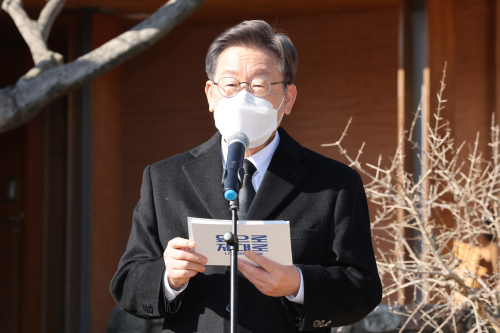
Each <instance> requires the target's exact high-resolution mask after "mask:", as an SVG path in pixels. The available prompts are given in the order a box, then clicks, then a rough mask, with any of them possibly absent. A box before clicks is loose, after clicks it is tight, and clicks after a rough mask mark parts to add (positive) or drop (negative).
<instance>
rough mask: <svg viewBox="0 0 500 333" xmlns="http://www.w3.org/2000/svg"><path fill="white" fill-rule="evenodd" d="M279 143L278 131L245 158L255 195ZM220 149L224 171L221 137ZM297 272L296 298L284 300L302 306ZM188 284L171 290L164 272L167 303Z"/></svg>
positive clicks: (291, 297)
mask: <svg viewBox="0 0 500 333" xmlns="http://www.w3.org/2000/svg"><path fill="white" fill-rule="evenodd" d="M279 143H280V136H279V134H278V131H276V135H275V136H274V139H273V141H271V142H270V143H269V144H268V145H267V146H265V147H264V148H262V149H261V150H259V151H258V152H257V153H255V154H253V155H252V156H250V157H245V158H246V159H248V160H250V161H251V162H252V163H253V164H254V165H255V168H256V169H257V171H256V172H255V173H254V174H253V176H252V185H253V188H254V189H255V193H257V191H258V190H259V187H260V184H261V183H262V179H263V178H264V174H265V173H266V171H267V168H268V167H269V163H271V159H272V158H273V155H274V152H275V151H276V148H278V144H279ZM221 147H222V167H223V168H224V169H225V168H226V159H227V151H228V146H227V144H226V141H224V139H223V138H222V137H221ZM297 268H298V267H297ZM299 272H300V287H299V291H298V293H297V296H293V295H290V296H286V298H288V300H289V301H291V302H294V303H298V304H303V303H304V277H303V276H302V272H301V270H300V268H299ZM188 283H189V282H188ZM188 283H186V284H183V285H182V287H181V288H180V289H179V290H178V291H177V290H173V289H172V288H170V285H169V284H168V278H167V272H166V271H165V275H164V287H165V288H164V290H165V296H166V297H167V299H168V301H169V302H171V301H173V300H174V299H175V298H176V297H177V295H179V294H180V293H181V292H182V291H184V289H186V287H187V285H188Z"/></svg>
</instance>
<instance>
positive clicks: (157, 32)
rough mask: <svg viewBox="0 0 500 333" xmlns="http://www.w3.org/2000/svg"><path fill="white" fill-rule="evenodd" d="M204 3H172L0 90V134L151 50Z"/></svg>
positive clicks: (176, 0) (182, 0)
mask: <svg viewBox="0 0 500 333" xmlns="http://www.w3.org/2000/svg"><path fill="white" fill-rule="evenodd" d="M11 1H13V0H10V1H7V3H11ZM203 1H204V0H172V1H170V2H168V3H166V4H165V5H163V6H162V7H160V9H158V10H157V11H156V12H155V13H153V14H152V15H151V16H150V17H149V18H147V19H146V20H144V21H143V22H141V23H139V24H138V25H136V26H135V27H133V28H132V29H130V30H129V31H127V32H125V33H123V34H121V35H120V36H118V37H116V38H114V39H112V40H110V41H109V42H107V43H106V44H104V45H102V46H101V47H99V48H97V49H95V50H93V51H92V52H89V53H88V54H85V55H83V56H81V57H79V58H78V59H76V60H75V61H73V62H71V63H68V64H66V65H63V66H59V67H55V68H52V69H50V70H47V71H44V72H41V73H39V74H37V75H34V77H32V78H30V79H28V80H21V81H19V82H18V83H17V84H16V85H14V86H9V87H7V88H4V89H0V133H1V132H5V131H6V130H9V129H11V128H14V127H16V126H20V125H22V124H24V123H26V122H27V121H29V120H30V119H31V118H33V117H34V116H35V115H36V114H37V113H38V111H39V110H40V109H42V108H43V107H45V106H46V105H47V104H49V103H50V102H52V101H53V100H55V99H57V98H59V97H61V96H63V95H65V94H67V93H68V92H70V91H71V90H73V89H76V88H79V87H81V86H83V85H85V84H87V83H89V82H91V81H92V80H94V79H96V78H97V77H99V76H101V75H103V74H104V73H106V72H108V71H110V70H111V69H113V68H115V67H116V66H118V65H120V64H122V63H123V62H125V61H126V60H128V59H130V58H132V57H133V56H135V55H136V54H138V53H140V52H142V51H144V50H146V49H148V48H150V47H151V46H153V45H154V44H155V43H156V42H157V41H158V40H160V39H161V38H162V37H163V36H165V35H166V34H167V33H168V32H170V31H171V30H172V29H173V28H174V27H175V26H176V25H178V24H179V23H180V22H182V21H183V20H184V19H185V18H186V17H188V16H189V15H190V14H191V13H193V12H194V11H195V10H196V9H197V8H198V7H199V6H201V4H202V3H203ZM4 5H5V4H4ZM11 8H12V7H11Z"/></svg>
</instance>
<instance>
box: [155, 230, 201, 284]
mask: <svg viewBox="0 0 500 333" xmlns="http://www.w3.org/2000/svg"><path fill="white" fill-rule="evenodd" d="M192 248H194V242H193V241H190V240H188V239H184V238H179V237H176V238H174V239H172V240H171V241H170V242H168V245H167V248H166V249H165V252H163V260H164V261H165V268H166V269H167V277H168V284H169V285H170V288H172V289H173V290H179V289H180V288H181V286H182V285H183V284H185V283H187V282H188V281H189V279H190V278H192V277H193V276H195V275H196V274H197V273H198V272H200V273H202V272H204V271H205V266H204V265H205V264H206V263H207V258H206V257H204V256H202V255H201V254H198V253H194V252H191V249H192Z"/></svg>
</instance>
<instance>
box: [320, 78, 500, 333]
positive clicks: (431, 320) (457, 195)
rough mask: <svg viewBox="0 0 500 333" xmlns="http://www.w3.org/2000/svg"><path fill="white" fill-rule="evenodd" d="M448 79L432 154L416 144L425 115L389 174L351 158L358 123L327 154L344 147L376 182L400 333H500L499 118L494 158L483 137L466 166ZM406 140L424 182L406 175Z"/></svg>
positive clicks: (377, 233)
mask: <svg viewBox="0 0 500 333" xmlns="http://www.w3.org/2000/svg"><path fill="white" fill-rule="evenodd" d="M444 77H445V74H444V73H443V80H442V81H441V89H440V92H439V93H438V102H439V104H438V109H437V111H436V112H435V113H434V124H433V125H432V126H431V125H430V124H426V126H427V128H428V133H429V134H428V137H427V138H426V139H425V140H427V147H428V149H422V148H421V147H419V145H418V144H417V143H416V142H415V140H414V139H413V138H412V135H411V133H412V132H413V127H414V125H415V122H416V119H417V117H415V120H414V121H413V124H412V130H411V131H409V132H408V133H405V134H403V135H401V139H400V140H399V144H398V147H397V149H396V153H395V154H394V156H392V158H390V162H389V163H388V166H387V167H383V166H382V163H381V160H382V157H381V156H380V157H379V160H378V165H371V164H368V163H364V164H362V163H361V162H360V157H361V155H362V153H363V147H364V144H363V145H362V146H361V148H360V149H359V151H358V153H357V156H356V157H355V158H353V157H352V156H351V155H349V154H348V153H347V151H346V149H345V148H344V147H343V146H342V142H343V140H344V139H345V137H346V134H347V130H348V128H349V125H350V123H351V120H349V123H348V124H347V127H346V129H345V130H344V132H343V134H342V136H341V137H340V139H339V140H338V141H337V142H335V143H331V144H325V145H323V146H334V147H338V148H339V150H340V153H341V154H342V155H343V156H344V157H345V158H346V159H347V160H348V161H349V163H350V166H351V167H353V168H355V169H357V170H358V171H359V172H360V173H362V174H363V175H365V176H366V177H367V178H368V179H369V180H370V182H369V183H368V184H367V185H366V186H365V189H366V193H367V196H368V198H369V200H370V201H371V202H373V203H374V204H375V205H376V206H377V212H376V216H375V220H374V221H373V223H372V232H373V237H374V241H376V242H378V243H382V244H383V245H384V246H380V247H376V252H378V253H377V256H378V261H377V264H378V269H379V273H380V276H381V278H382V279H383V292H384V297H385V299H386V300H387V301H388V302H389V304H390V305H391V309H392V311H393V312H396V313H399V314H400V315H401V318H402V320H401V324H400V325H399V329H400V332H402V331H403V330H405V331H408V330H411V331H419V332H423V331H434V332H447V331H454V332H457V331H462V330H464V331H470V332H475V331H477V332H487V331H488V330H489V331H491V330H496V331H497V332H500V275H499V269H498V267H499V259H498V247H499V244H500V242H499V240H500V128H499V126H498V125H495V119H494V117H493V119H492V126H491V140H490V143H489V146H490V148H491V154H490V156H489V157H487V158H486V157H484V155H483V154H482V153H481V152H479V151H478V142H479V133H478V134H477V138H476V141H475V145H474V148H473V150H472V152H470V153H469V154H468V159H467V160H466V161H463V160H461V158H460V156H461V154H460V152H461V151H462V148H463V147H464V144H462V145H460V146H459V147H456V145H455V142H454V140H453V138H452V136H451V130H450V128H449V126H448V124H446V123H445V122H444V120H443V119H442V118H441V117H440V111H441V110H442V109H443V108H444V103H445V102H446V101H445V100H443V99H442V97H443V91H444V88H445V84H444ZM419 112H420V111H418V112H417V116H418V114H419ZM405 141H408V142H410V143H411V144H412V146H413V149H416V150H417V152H418V158H419V160H420V163H421V165H422V167H423V172H422V175H421V176H420V177H419V179H415V177H414V176H413V174H411V173H409V172H407V171H405V170H404V158H405V156H404V150H403V149H404V148H403V147H404V144H405ZM408 153H410V154H411V153H412V152H411V151H410V152H408ZM443 217H444V218H443ZM445 219H447V221H445ZM383 249H384V250H383ZM464 322H466V323H467V324H464Z"/></svg>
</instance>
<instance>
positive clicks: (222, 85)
mask: <svg viewBox="0 0 500 333" xmlns="http://www.w3.org/2000/svg"><path fill="white" fill-rule="evenodd" d="M279 83H283V84H285V81H281V82H271V81H269V79H268V78H267V77H264V76H258V77H255V78H253V79H252V81H250V82H240V81H238V80H236V79H235V78H234V77H223V78H221V79H220V80H219V81H218V82H215V81H214V84H215V85H216V86H217V90H219V93H220V94H221V95H222V96H224V97H228V98H229V97H233V96H235V95H236V94H237V93H239V92H240V90H241V87H242V84H246V85H247V88H246V89H247V90H248V92H249V93H251V94H252V95H254V96H255V97H260V98H262V97H265V96H267V95H268V94H269V93H270V92H271V88H272V86H273V85H275V84H279Z"/></svg>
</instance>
